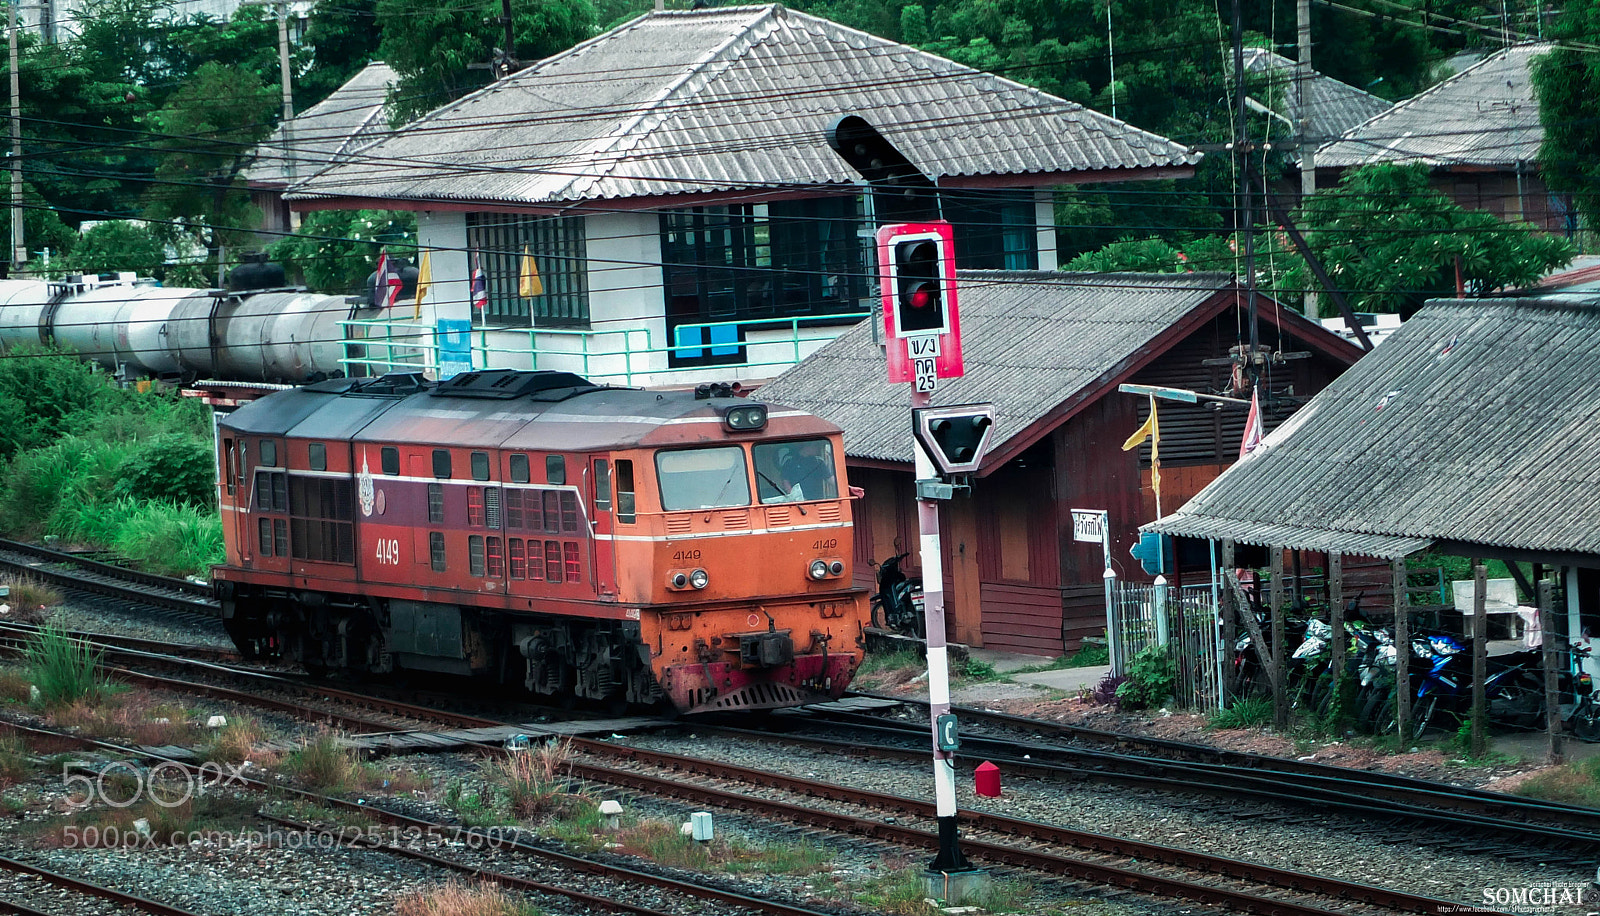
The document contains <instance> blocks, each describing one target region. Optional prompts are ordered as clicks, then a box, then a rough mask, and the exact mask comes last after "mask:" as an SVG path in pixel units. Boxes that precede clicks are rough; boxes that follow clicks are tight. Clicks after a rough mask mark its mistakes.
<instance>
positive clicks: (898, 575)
mask: <svg viewBox="0 0 1600 916" xmlns="http://www.w3.org/2000/svg"><path fill="white" fill-rule="evenodd" d="M908 556H910V554H905V553H900V554H895V555H894V556H892V557H890V558H889V559H887V560H884V561H883V562H882V563H879V564H877V567H878V592H877V594H875V595H873V596H872V624H873V626H876V627H881V628H883V629H887V630H893V631H894V632H896V633H902V634H904V635H907V636H915V637H917V638H918V639H921V638H924V637H926V636H927V633H926V622H925V620H924V619H923V616H922V579H921V578H917V577H907V576H906V574H905V573H904V572H902V571H901V570H900V561H901V560H904V559H905V558H906V557H908Z"/></svg>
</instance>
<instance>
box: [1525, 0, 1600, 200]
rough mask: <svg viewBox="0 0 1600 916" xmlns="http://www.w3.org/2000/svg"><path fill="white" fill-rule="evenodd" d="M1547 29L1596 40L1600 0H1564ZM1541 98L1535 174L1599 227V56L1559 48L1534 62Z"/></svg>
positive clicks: (1599, 29)
mask: <svg viewBox="0 0 1600 916" xmlns="http://www.w3.org/2000/svg"><path fill="white" fill-rule="evenodd" d="M1551 33H1552V34H1553V35H1554V36H1555V37H1556V38H1558V39H1562V40H1564V41H1565V42H1572V43H1582V44H1583V45H1585V46H1587V47H1593V46H1594V45H1595V44H1600V0H1567V4H1566V6H1565V8H1564V9H1563V10H1562V13H1561V16H1560V17H1559V18H1558V19H1557V20H1556V22H1555V23H1554V24H1553V27H1552V29H1551ZM1533 85H1534V88H1535V89H1536V90H1537V92H1538V97H1539V122H1540V123H1541V124H1543V125H1544V141H1543V143H1541V144H1540V146H1539V173H1540V176H1541V177H1542V178H1544V181H1545V184H1547V185H1549V186H1550V188H1551V189H1553V190H1556V191H1565V192H1566V193H1569V194H1571V195H1572V197H1573V200H1574V202H1576V204H1577V206H1578V209H1579V211H1581V212H1582V213H1583V214H1584V216H1586V217H1587V218H1588V220H1589V223H1590V225H1600V54H1596V53H1594V52H1593V51H1591V50H1586V49H1584V48H1580V47H1573V46H1571V45H1565V46H1558V47H1557V48H1556V49H1555V50H1553V51H1551V52H1550V53H1549V54H1545V55H1543V56H1541V57H1540V58H1538V59H1537V60H1535V61H1534V65H1533Z"/></svg>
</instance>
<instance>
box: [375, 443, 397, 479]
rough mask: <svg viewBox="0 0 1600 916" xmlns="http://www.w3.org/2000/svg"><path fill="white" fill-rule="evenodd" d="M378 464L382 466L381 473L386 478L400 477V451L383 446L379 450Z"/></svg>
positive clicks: (390, 446) (392, 447)
mask: <svg viewBox="0 0 1600 916" xmlns="http://www.w3.org/2000/svg"><path fill="white" fill-rule="evenodd" d="M378 463H379V464H382V465H383V473H384V474H385V475H386V476H389V477H399V476H400V450H399V449H397V448H395V447H394V446H392V445H385V446H384V447H383V448H382V449H381V450H379V452H378Z"/></svg>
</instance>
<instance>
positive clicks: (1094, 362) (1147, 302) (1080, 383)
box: [760, 270, 1233, 464]
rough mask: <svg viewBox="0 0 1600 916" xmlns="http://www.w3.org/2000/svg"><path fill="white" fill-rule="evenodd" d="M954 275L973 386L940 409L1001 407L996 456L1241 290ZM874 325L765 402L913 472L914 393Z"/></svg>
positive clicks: (781, 381) (1107, 278) (1187, 277)
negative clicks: (835, 429)
mask: <svg viewBox="0 0 1600 916" xmlns="http://www.w3.org/2000/svg"><path fill="white" fill-rule="evenodd" d="M957 276H958V277H959V279H960V281H961V349H962V356H963V359H964V361H965V364H966V375H964V376H963V377H962V378H958V379H946V380H942V381H941V382H940V386H939V391H938V394H937V397H936V399H935V403H937V404H961V403H967V402H976V401H991V402H993V403H994V405H995V407H996V410H997V414H998V416H997V418H996V421H995V431H994V438H993V441H992V444H991V451H994V450H997V449H999V448H1000V447H1001V446H1002V445H1003V444H1004V443H1005V442H1006V441H1007V440H1009V439H1011V438H1012V437H1013V436H1015V435H1017V434H1018V433H1020V432H1022V431H1023V430H1025V429H1027V428H1028V427H1029V426H1031V425H1033V424H1034V423H1035V422H1036V421H1038V420H1039V419H1041V418H1043V417H1044V416H1045V415H1046V414H1048V413H1050V412H1051V411H1053V410H1055V409H1056V408H1057V407H1058V406H1060V405H1062V404H1064V403H1066V402H1068V401H1069V400H1071V399H1072V398H1073V397H1075V396H1083V395H1086V394H1087V393H1089V392H1092V391H1094V390H1096V389H1097V388H1099V387H1100V386H1101V385H1102V384H1104V383H1105V382H1106V381H1108V380H1109V379H1110V378H1112V377H1113V376H1115V375H1116V374H1118V373H1119V372H1121V371H1122V370H1124V369H1126V368H1128V367H1129V366H1130V365H1131V363H1132V360H1133V359H1134V358H1135V356H1136V354H1138V353H1139V351H1140V350H1141V348H1142V347H1144V346H1145V345H1146V344H1148V343H1149V342H1150V341H1151V340H1152V339H1154V338H1155V337H1156V336H1157V335H1159V334H1161V333H1162V332H1163V331H1165V330H1167V329H1168V328H1170V327H1171V326H1172V325H1173V324H1174V323H1175V322H1177V321H1178V320H1179V319H1180V318H1182V317H1183V316H1185V315H1187V314H1189V313H1190V312H1191V311H1193V310H1194V309H1196V308H1198V307H1199V306H1200V305H1202V304H1203V303H1205V302H1207V301H1208V300H1210V299H1212V298H1213V297H1214V296H1216V295H1217V294H1218V293H1221V292H1223V291H1226V290H1231V289H1232V288H1233V277H1232V275H1230V274H1224V273H1192V274H1076V273H1058V272H1054V271H977V270H974V271H961V272H960V273H959V274H958V275H957ZM871 324H872V322H870V321H864V322H862V323H861V324H858V325H856V326H855V327H854V328H852V329H851V330H850V331H848V332H846V333H845V334H844V335H842V336H840V337H839V338H837V339H836V340H833V341H832V342H830V343H829V344H827V346H825V347H823V348H822V349H821V350H818V351H817V352H816V353H814V354H812V355H811V356H810V357H809V358H807V359H806V360H805V361H803V362H801V363H800V364H799V365H797V366H795V367H794V368H792V369H790V370H789V371H787V372H785V373H784V374H783V375H780V376H778V377H777V378H776V379H774V380H773V381H771V382H769V383H768V384H767V385H765V386H763V387H762V388H761V392H760V396H761V398H762V399H764V400H768V399H770V400H771V401H773V402H775V403H779V404H787V405H789V406H792V407H799V408H801V409H803V410H808V411H810V412H812V413H815V414H817V415H819V416H821V417H824V418H825V419H828V420H831V421H832V422H834V423H837V424H838V425H839V426H840V427H842V428H843V429H844V445H845V453H846V454H848V455H849V456H851V457H854V458H868V459H877V460H882V461H896V462H904V463H907V464H909V463H910V462H911V460H912V454H911V442H910V437H911V424H910V421H909V420H908V416H909V415H908V413H907V410H908V407H907V404H908V403H909V395H908V393H907V386H906V385H891V384H889V382H888V376H887V373H886V370H885V368H884V358H883V354H882V352H881V351H880V350H879V348H878V347H876V346H874V345H873V342H872V341H873V336H872V327H871Z"/></svg>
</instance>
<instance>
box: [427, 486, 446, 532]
mask: <svg viewBox="0 0 1600 916" xmlns="http://www.w3.org/2000/svg"><path fill="white" fill-rule="evenodd" d="M428 524H430V525H442V524H444V484H440V483H430V484H428Z"/></svg>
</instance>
